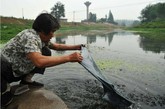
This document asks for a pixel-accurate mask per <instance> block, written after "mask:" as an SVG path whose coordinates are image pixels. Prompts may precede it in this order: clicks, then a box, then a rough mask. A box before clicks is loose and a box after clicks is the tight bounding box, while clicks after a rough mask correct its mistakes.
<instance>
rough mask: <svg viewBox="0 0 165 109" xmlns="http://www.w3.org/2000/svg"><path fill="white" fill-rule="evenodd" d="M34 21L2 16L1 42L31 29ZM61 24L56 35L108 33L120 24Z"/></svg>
mask: <svg viewBox="0 0 165 109" xmlns="http://www.w3.org/2000/svg"><path fill="white" fill-rule="evenodd" d="M32 23H33V20H27V19H18V18H13V17H1V23H0V24H1V43H5V42H7V41H8V40H9V39H11V38H13V37H14V36H15V35H16V34H18V33H19V32H21V31H22V30H24V29H30V28H31V27H32ZM60 24H61V28H60V29H59V30H57V31H56V32H55V35H56V36H63V35H69V34H72V35H73V34H74V35H76V34H94V33H106V32H107V31H112V30H113V29H116V28H119V27H118V26H115V25H113V24H108V23H106V24H103V23H76V22H61V23H60Z"/></svg>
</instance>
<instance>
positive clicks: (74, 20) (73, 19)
mask: <svg viewBox="0 0 165 109" xmlns="http://www.w3.org/2000/svg"><path fill="white" fill-rule="evenodd" d="M73 22H75V11H73Z"/></svg>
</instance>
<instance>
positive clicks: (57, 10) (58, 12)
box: [51, 2, 65, 20]
mask: <svg viewBox="0 0 165 109" xmlns="http://www.w3.org/2000/svg"><path fill="white" fill-rule="evenodd" d="M51 10H52V11H51V14H52V15H53V16H54V17H56V18H57V20H60V18H61V17H65V9H64V4H62V3H61V2H57V3H56V4H55V5H54V7H52V8H51Z"/></svg>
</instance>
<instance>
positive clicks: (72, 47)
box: [49, 43, 81, 51]
mask: <svg viewBox="0 0 165 109" xmlns="http://www.w3.org/2000/svg"><path fill="white" fill-rule="evenodd" d="M49 48H50V49H53V50H58V51H63V50H81V44H79V45H66V44H57V43H54V44H53V43H50V44H49Z"/></svg>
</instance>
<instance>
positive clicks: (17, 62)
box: [1, 29, 44, 77]
mask: <svg viewBox="0 0 165 109" xmlns="http://www.w3.org/2000/svg"><path fill="white" fill-rule="evenodd" d="M43 46H44V44H43V43H42V41H41V39H40V37H39V35H38V34H37V32H36V31H35V30H33V29H26V30H23V31H22V32H20V33H18V34H17V35H16V36H15V37H14V38H12V39H11V40H10V41H9V42H7V44H6V45H5V46H4V47H3V48H2V51H1V55H2V56H3V57H4V58H5V59H6V60H7V61H8V62H9V63H10V64H11V65H12V69H13V75H14V76H15V77H19V76H22V75H24V74H27V73H29V72H31V71H32V70H33V69H34V68H35V65H34V64H33V63H32V61H31V60H29V59H28V58H27V54H28V53H29V52H39V53H41V50H42V47H43Z"/></svg>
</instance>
